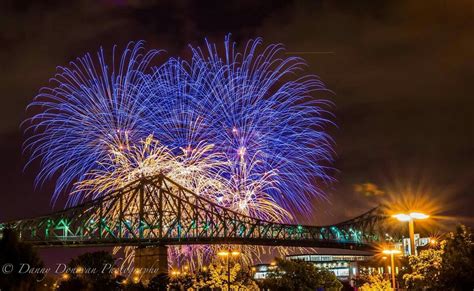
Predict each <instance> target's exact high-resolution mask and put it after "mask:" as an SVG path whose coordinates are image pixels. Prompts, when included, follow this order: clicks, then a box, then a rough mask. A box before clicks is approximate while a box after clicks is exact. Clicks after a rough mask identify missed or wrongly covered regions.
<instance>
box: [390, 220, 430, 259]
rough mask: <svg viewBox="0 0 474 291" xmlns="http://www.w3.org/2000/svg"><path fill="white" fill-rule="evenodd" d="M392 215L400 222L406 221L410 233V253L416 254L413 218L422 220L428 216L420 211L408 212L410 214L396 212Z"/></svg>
mask: <svg viewBox="0 0 474 291" xmlns="http://www.w3.org/2000/svg"><path fill="white" fill-rule="evenodd" d="M392 217H394V218H396V219H398V220H399V221H402V222H408V233H409V235H410V254H411V255H416V245H415V223H414V220H424V219H427V218H429V217H430V216H429V215H428V214H425V213H421V212H410V214H405V213H398V214H394V215H392Z"/></svg>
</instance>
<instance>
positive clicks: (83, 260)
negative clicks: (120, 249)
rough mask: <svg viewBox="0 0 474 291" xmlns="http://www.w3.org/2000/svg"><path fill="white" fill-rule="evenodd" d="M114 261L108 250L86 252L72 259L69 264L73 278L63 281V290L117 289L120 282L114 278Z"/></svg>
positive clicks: (61, 285)
mask: <svg viewBox="0 0 474 291" xmlns="http://www.w3.org/2000/svg"><path fill="white" fill-rule="evenodd" d="M114 261H115V260H114V258H113V257H112V255H111V254H110V253H108V252H106V251H98V252H92V253H85V254H82V255H80V256H78V257H77V258H74V259H72V260H71V261H70V262H69V263H68V265H67V270H68V271H69V272H68V273H69V275H70V277H71V278H70V279H68V280H64V281H62V282H61V284H60V288H61V290H69V291H74V290H114V289H117V286H118V284H117V282H115V280H113V279H112V269H113V267H114ZM75 286H77V287H75ZM83 286H86V287H83Z"/></svg>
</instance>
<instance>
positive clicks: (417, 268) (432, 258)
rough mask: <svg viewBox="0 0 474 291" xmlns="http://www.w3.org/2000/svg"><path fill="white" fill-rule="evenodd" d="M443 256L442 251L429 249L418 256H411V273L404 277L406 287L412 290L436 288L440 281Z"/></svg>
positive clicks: (409, 262)
mask: <svg viewBox="0 0 474 291" xmlns="http://www.w3.org/2000/svg"><path fill="white" fill-rule="evenodd" d="M442 254H443V250H441V249H439V250H438V249H428V250H423V251H421V252H420V253H419V254H418V256H410V257H409V258H408V264H409V267H410V272H408V273H406V274H404V275H403V280H404V282H405V285H406V286H407V287H408V288H411V289H422V288H430V289H433V288H435V287H436V286H437V285H438V281H439V275H440V269H441V262H442V258H441V256H442Z"/></svg>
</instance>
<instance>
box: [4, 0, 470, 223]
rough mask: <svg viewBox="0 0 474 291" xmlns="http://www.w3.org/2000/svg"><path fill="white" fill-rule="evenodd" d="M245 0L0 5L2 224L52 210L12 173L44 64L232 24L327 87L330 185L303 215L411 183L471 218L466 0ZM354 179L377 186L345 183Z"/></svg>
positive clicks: (397, 192)
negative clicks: (331, 119) (280, 48)
mask: <svg viewBox="0 0 474 291" xmlns="http://www.w3.org/2000/svg"><path fill="white" fill-rule="evenodd" d="M256 2H258V1H253V0H246V1H195V2H191V1H183V0H174V1H151V0H149V1H140V0H134V1H131V0H130V1H126V0H122V1H120V0H115V1H113V0H109V1H92V0H90V1H85V0H84V1H63V0H57V1H55V0H48V1H32V0H31V1H22V0H10V1H5V0H3V1H1V2H0V3H1V4H0V43H1V47H0V80H1V81H0V86H1V87H0V89H1V90H0V92H1V95H0V98H1V103H0V104H1V106H0V116H1V122H0V157H1V163H0V184H1V185H2V190H1V194H0V220H5V219H12V218H21V217H24V216H34V215H37V214H43V213H47V212H49V211H50V210H51V206H50V204H49V199H50V195H51V194H50V191H51V187H50V186H48V185H46V186H44V187H42V188H38V189H34V186H33V179H34V175H35V171H34V169H28V170H26V171H25V172H23V167H24V164H25V157H24V156H23V155H22V153H21V143H22V140H23V137H22V134H21V131H20V129H19V124H20V122H21V121H22V120H23V119H24V118H25V107H26V105H27V104H28V103H29V102H30V101H31V99H32V98H33V97H34V95H35V94H36V93H37V92H38V90H39V88H41V87H42V86H45V85H47V84H48V79H49V78H50V77H52V76H53V74H54V72H55V68H56V66H58V65H65V64H67V62H68V61H70V60H73V59H74V58H75V57H78V56H81V55H83V54H84V53H86V52H95V51H96V50H97V49H98V48H99V47H100V46H103V47H104V48H111V47H112V45H114V44H117V45H119V46H123V45H125V44H126V43H127V42H128V41H130V40H140V39H143V40H145V41H146V42H147V47H154V48H161V49H165V50H167V52H168V56H175V55H181V56H184V55H185V54H186V45H187V43H193V44H199V43H202V40H203V38H204V37H208V38H209V39H211V40H213V41H218V42H221V41H222V40H223V37H224V36H225V34H227V33H232V35H233V39H234V40H236V41H238V42H240V44H242V42H244V41H246V40H247V39H249V38H253V37H257V36H261V37H263V38H264V41H265V43H267V44H268V43H273V42H279V43H283V44H284V45H285V46H286V47H287V49H288V51H289V52H294V54H298V55H300V56H302V57H304V58H305V59H306V60H307V62H308V65H309V67H308V72H309V73H314V74H317V75H319V76H320V77H321V78H322V80H324V81H325V82H326V84H327V86H328V87H329V88H330V89H331V90H333V91H334V92H335V94H334V95H326V96H320V97H326V98H329V99H330V100H332V101H333V102H334V103H335V107H334V113H335V115H336V118H335V121H336V123H337V125H338V127H337V128H332V129H331V132H332V135H333V136H334V139H335V142H336V147H335V148H336V152H337V158H336V163H335V167H336V168H337V169H338V173H337V174H336V178H337V180H338V182H337V183H335V184H334V185H331V186H330V187H328V189H327V199H326V200H322V199H315V201H314V205H315V208H316V210H317V211H315V213H314V214H313V215H309V216H308V215H306V217H307V219H306V220H304V222H308V223H314V224H324V223H333V222H337V221H340V220H342V219H345V218H348V217H350V216H353V215H356V214H358V213H361V212H363V211H365V210H367V209H369V208H370V207H371V206H372V205H375V204H376V203H377V202H378V201H379V200H380V199H393V197H398V196H400V197H401V196H403V195H405V194H406V193H405V192H409V191H411V192H412V193H418V194H419V195H422V196H423V197H424V198H423V199H427V200H429V201H432V202H433V203H438V205H436V207H435V209H436V212H437V213H435V214H438V215H440V216H441V215H443V216H449V217H453V220H455V221H457V220H460V221H463V222H464V223H468V224H473V221H472V220H469V219H465V218H467V217H469V216H473V210H472V205H474V196H473V193H474V183H473V177H474V162H473V157H474V101H473V93H474V87H473V86H474V2H473V1H472V0H444V1H440V0H430V1H403V0H396V1H363V0H360V1H334V0H332V1H331V0H327V1H315V0H309V1H260V4H257V3H256ZM129 3H132V4H129ZM155 3H158V4H155ZM364 183H372V184H374V185H376V186H377V189H378V190H379V192H378V193H374V191H360V190H357V188H360V187H356V186H355V185H361V184H364ZM362 188H363V187H362ZM372 188H373V187H372ZM366 192H369V193H366ZM368 194H371V195H368ZM375 194H378V195H375ZM412 195H413V194H412ZM387 197H390V198H387ZM397 199H398V198H397Z"/></svg>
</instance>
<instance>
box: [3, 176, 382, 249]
mask: <svg viewBox="0 0 474 291" xmlns="http://www.w3.org/2000/svg"><path fill="white" fill-rule="evenodd" d="M385 218H386V217H385V216H384V215H383V213H382V211H381V210H380V209H379V208H374V209H372V210H370V211H368V212H366V213H364V214H362V215H360V216H358V217H356V218H354V219H351V220H348V221H345V222H341V223H338V224H335V225H328V226H307V225H294V224H281V223H275V222H271V221H265V220H261V219H256V218H253V217H249V216H246V215H242V214H240V213H238V212H235V211H232V210H230V209H227V208H224V207H222V206H219V205H218V204H216V203H214V202H212V201H209V200H207V199H205V198H203V197H200V196H199V195H197V194H195V193H193V192H192V191H190V190H188V189H186V188H184V187H182V186H180V185H179V184H177V183H176V182H174V181H172V180H171V179H169V178H167V177H166V176H164V175H162V174H160V175H157V176H154V177H148V178H141V179H138V180H137V181H135V182H133V183H130V184H128V185H127V186H125V187H123V188H122V189H119V190H117V191H114V192H113V193H111V194H110V195H106V196H104V197H101V198H98V199H95V200H92V201H90V202H87V203H84V204H82V205H79V206H76V207H72V208H68V209H65V210H62V211H58V212H54V213H51V214H49V215H45V216H41V217H34V218H29V219H22V220H17V221H11V222H7V223H3V224H0V229H3V228H5V227H8V228H11V229H13V230H15V231H16V233H17V234H18V235H19V237H20V240H21V241H25V242H28V243H31V244H33V245H35V246H66V247H74V246H92V245H93V246H97V245H101V246H102V245H103V246H108V245H113V246H117V245H127V246H140V247H145V246H156V245H178V244H186V245H187V244H236V245H265V246H301V247H334V248H351V249H367V248H369V246H370V243H372V242H374V241H379V240H380V239H381V238H382V237H381V236H380V235H379V234H380V233H381V231H380V226H381V225H383V220H384V219H385Z"/></svg>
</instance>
